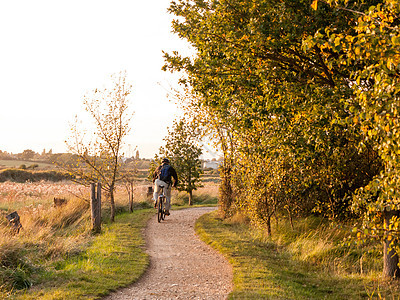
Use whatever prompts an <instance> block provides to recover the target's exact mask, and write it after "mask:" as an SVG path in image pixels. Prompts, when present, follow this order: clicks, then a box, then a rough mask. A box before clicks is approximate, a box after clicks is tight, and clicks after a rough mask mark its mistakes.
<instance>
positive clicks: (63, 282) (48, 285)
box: [15, 210, 153, 299]
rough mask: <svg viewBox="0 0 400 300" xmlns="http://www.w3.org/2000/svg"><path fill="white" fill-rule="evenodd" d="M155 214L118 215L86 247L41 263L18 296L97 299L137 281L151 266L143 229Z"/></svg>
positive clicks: (28, 297)
mask: <svg viewBox="0 0 400 300" xmlns="http://www.w3.org/2000/svg"><path fill="white" fill-rule="evenodd" d="M152 215H153V211H152V210H137V211H134V213H131V214H129V213H123V214H120V215H118V216H117V217H116V222H115V223H113V224H106V225H103V228H102V233H101V234H99V235H97V236H96V237H95V238H94V239H93V242H92V243H91V244H90V246H88V247H87V249H85V250H84V251H82V252H81V253H79V254H78V255H74V256H71V257H69V258H68V257H67V258H65V259H63V260H59V261H56V262H54V261H53V262H51V263H49V264H48V265H47V266H46V267H45V268H43V266H42V268H41V269H40V270H38V272H37V275H36V276H35V277H34V278H33V282H34V283H35V284H34V286H33V287H32V288H30V289H27V290H24V291H20V292H18V293H17V294H16V295H15V299H98V298H99V297H100V296H103V295H106V294H108V293H109V292H110V291H113V290H115V289H117V288H118V287H121V286H126V285H128V284H130V283H132V282H134V281H136V280H137V279H138V278H139V277H140V276H141V274H143V272H144V271H145V269H146V268H147V266H148V261H149V260H148V255H147V254H146V253H145V252H144V249H143V247H144V240H143V238H142V234H141V230H142V229H143V228H144V227H145V225H146V223H147V220H148V219H149V218H150V216H152Z"/></svg>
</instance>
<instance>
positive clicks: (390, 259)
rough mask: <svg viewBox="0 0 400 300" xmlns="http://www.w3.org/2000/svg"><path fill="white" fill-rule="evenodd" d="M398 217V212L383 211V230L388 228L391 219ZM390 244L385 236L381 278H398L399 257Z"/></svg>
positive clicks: (399, 213) (399, 271)
mask: <svg viewBox="0 0 400 300" xmlns="http://www.w3.org/2000/svg"><path fill="white" fill-rule="evenodd" d="M399 216H400V211H398V210H390V211H384V222H385V227H384V228H389V224H390V220H391V219H392V218H393V217H399ZM392 238H393V237H392ZM391 242H392V241H391V240H389V239H388V238H387V234H386V237H385V240H384V242H383V276H384V277H387V278H400V269H399V256H398V255H397V253H396V251H395V250H394V249H393V247H391V246H390V244H391Z"/></svg>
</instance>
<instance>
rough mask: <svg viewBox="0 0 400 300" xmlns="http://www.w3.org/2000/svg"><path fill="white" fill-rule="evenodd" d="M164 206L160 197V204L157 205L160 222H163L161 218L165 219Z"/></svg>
mask: <svg viewBox="0 0 400 300" xmlns="http://www.w3.org/2000/svg"><path fill="white" fill-rule="evenodd" d="M163 215H164V207H163V202H162V199H161V198H159V199H158V205H157V220H158V223H160V222H161V220H164V216H163Z"/></svg>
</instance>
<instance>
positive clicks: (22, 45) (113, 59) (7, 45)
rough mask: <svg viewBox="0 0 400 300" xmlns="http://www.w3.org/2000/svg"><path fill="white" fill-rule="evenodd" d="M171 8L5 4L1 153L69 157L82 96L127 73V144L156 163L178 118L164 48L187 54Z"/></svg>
mask: <svg viewBox="0 0 400 300" xmlns="http://www.w3.org/2000/svg"><path fill="white" fill-rule="evenodd" d="M169 4H170V0H141V1H139V0H108V1H104V0H79V1H76V0H68V1H58V0H47V1H44V0H35V1H33V0H0V150H3V151H8V152H13V153H19V152H22V151H23V150H25V149H32V150H34V151H36V152H39V153H41V152H42V150H43V149H46V150H47V151H48V150H49V149H53V152H54V153H56V152H65V151H66V147H65V143H64V141H65V140H66V139H67V138H68V135H69V122H72V121H73V120H74V116H75V115H76V114H78V116H79V115H81V110H82V97H83V95H85V94H86V93H87V92H88V91H90V90H92V89H95V88H97V87H99V88H101V87H102V86H103V85H104V84H106V83H107V81H109V77H110V75H111V74H113V73H118V72H120V71H122V70H126V71H127V74H128V79H129V81H130V82H131V83H132V85H133V97H132V101H131V105H132V106H131V107H132V109H133V110H134V111H135V115H134V118H133V121H132V124H131V127H132V131H131V135H130V136H129V138H128V139H127V140H126V143H127V144H130V145H131V148H134V147H135V146H137V147H138V149H139V152H140V156H141V157H146V158H151V157H153V156H154V154H155V153H157V152H158V148H159V147H160V146H161V145H162V139H163V138H164V137H165V135H166V134H167V126H169V127H171V125H172V121H173V119H174V118H175V117H176V116H177V115H179V111H178V109H177V108H176V106H175V104H174V103H172V102H170V101H169V100H168V99H167V92H166V90H165V87H168V86H170V85H172V86H174V87H177V83H176V79H175V80H174V77H175V76H173V75H171V74H170V73H169V72H163V71H161V67H162V65H163V57H162V50H165V51H167V52H171V51H173V50H178V51H180V52H182V53H190V50H189V47H188V45H187V44H186V42H184V41H181V40H179V38H178V37H177V36H176V35H174V34H172V33H171V21H172V19H173V16H171V15H169V14H168V13H167V11H166V9H167V7H169ZM175 78H176V77H175ZM159 83H160V84H159Z"/></svg>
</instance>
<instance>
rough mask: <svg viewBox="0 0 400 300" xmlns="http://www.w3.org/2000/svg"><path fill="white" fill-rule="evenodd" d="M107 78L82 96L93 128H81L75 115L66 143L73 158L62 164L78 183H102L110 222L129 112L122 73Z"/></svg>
mask: <svg viewBox="0 0 400 300" xmlns="http://www.w3.org/2000/svg"><path fill="white" fill-rule="evenodd" d="M111 79H112V81H111V86H110V87H109V88H108V87H104V88H103V89H95V90H93V91H92V92H91V93H89V94H88V95H85V97H84V99H83V105H84V108H85V110H86V112H88V114H89V117H90V118H91V121H92V122H93V124H92V125H93V127H92V130H91V131H88V130H83V129H81V127H80V126H79V125H80V124H81V123H80V122H79V121H78V118H76V120H75V123H74V124H72V126H71V136H70V138H69V140H68V141H66V144H67V147H68V150H69V152H70V153H72V154H74V155H75V156H72V157H76V158H77V160H76V161H75V165H74V166H73V167H71V165H63V167H64V168H66V169H68V170H69V171H70V172H71V173H72V174H73V175H75V181H77V182H79V183H81V184H84V185H89V184H90V183H95V182H101V183H102V189H103V190H104V191H105V192H106V194H107V197H108V199H109V200H110V206H111V216H110V218H111V221H114V218H115V201H114V191H115V185H116V183H117V181H119V180H120V179H121V174H120V168H121V156H122V152H121V149H122V146H123V144H124V139H125V137H126V136H127V134H128V132H129V131H130V120H131V118H132V116H133V113H132V112H130V111H129V106H128V104H129V95H130V94H131V90H132V87H131V85H130V84H128V83H127V81H126V73H125V72H120V73H119V74H116V75H112V76H111Z"/></svg>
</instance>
